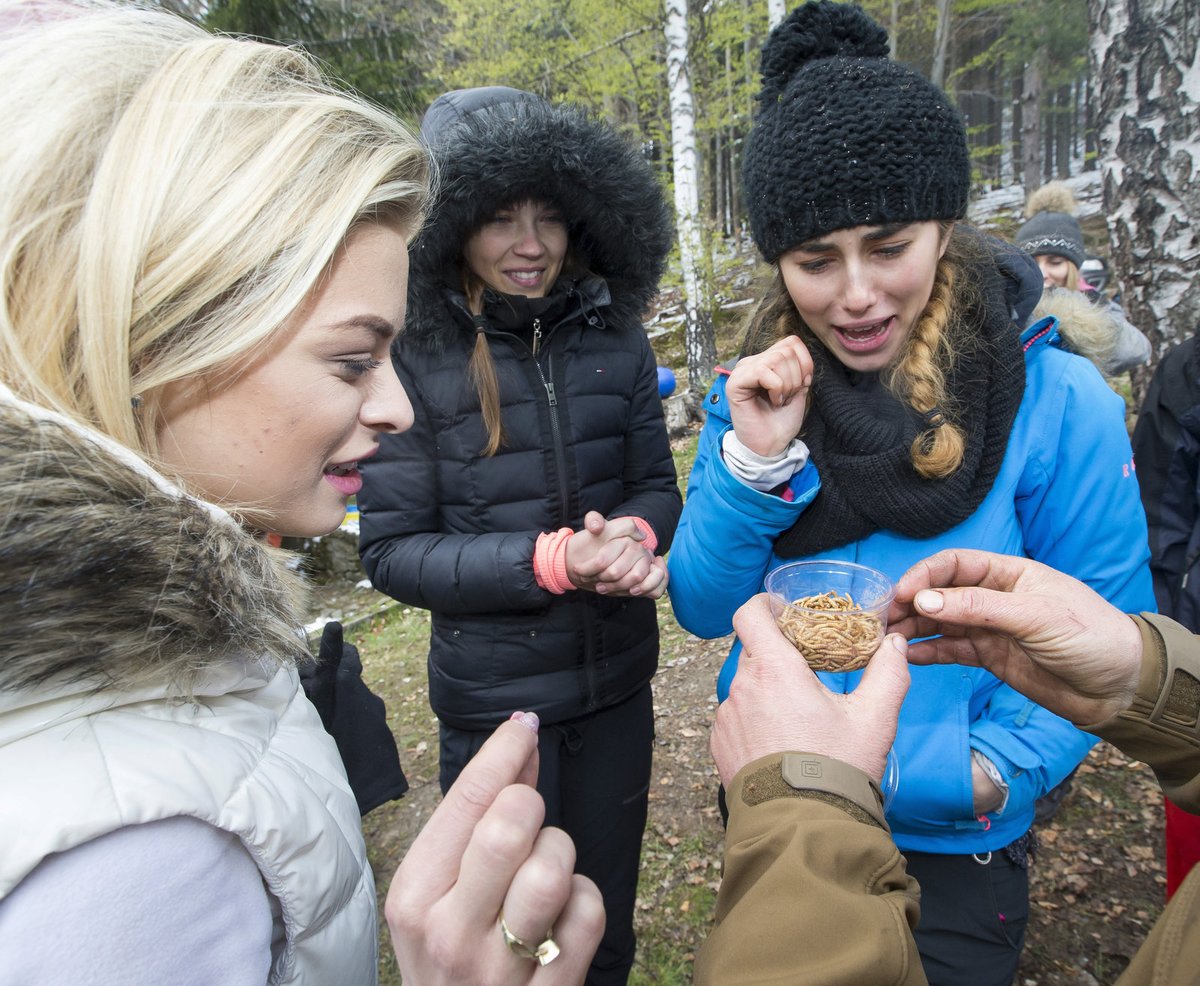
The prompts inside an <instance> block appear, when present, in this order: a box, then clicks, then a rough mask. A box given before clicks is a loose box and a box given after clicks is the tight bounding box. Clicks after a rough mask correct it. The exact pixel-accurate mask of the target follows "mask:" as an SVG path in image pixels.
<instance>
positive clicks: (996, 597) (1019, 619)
mask: <svg viewBox="0 0 1200 986" xmlns="http://www.w3.org/2000/svg"><path fill="white" fill-rule="evenodd" d="M1042 602H1043V601H1042V600H1040V599H1038V598H1036V597H1035V596H1033V595H1031V594H1023V595H1022V596H1021V597H1020V602H1019V603H1018V602H1017V599H1016V597H1014V595H1013V594H1012V593H1011V592H997V591H996V590H995V589H982V588H980V587H978V586H969V587H966V588H960V589H922V590H921V591H920V592H918V593H917V594H916V595H915V596H914V597H913V605H914V606H915V607H916V609H917V611H918V612H920V613H921V614H922V615H924V616H928V617H929V618H930V619H933V620H938V621H939V622H941V623H949V624H953V625H955V626H963V627H976V628H978V629H981V630H991V631H994V632H997V633H1003V634H1007V635H1009V636H1023V635H1024V634H1023V631H1027V630H1028V629H1029V628H1030V626H1031V625H1033V623H1034V622H1035V621H1036V619H1037V617H1038V616H1039V615H1040V613H1039V610H1040V608H1041V605H1040V604H1042Z"/></svg>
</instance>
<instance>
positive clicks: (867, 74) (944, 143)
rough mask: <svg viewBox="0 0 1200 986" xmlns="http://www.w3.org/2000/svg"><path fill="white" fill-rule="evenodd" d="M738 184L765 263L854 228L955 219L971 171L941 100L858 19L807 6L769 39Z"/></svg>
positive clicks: (859, 13)
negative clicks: (742, 182) (890, 55)
mask: <svg viewBox="0 0 1200 986" xmlns="http://www.w3.org/2000/svg"><path fill="white" fill-rule="evenodd" d="M762 76H763V85H762V91H761V92H760V93H759V94H758V102H759V109H758V115H757V116H756V117H755V120H754V126H753V128H752V129H751V131H750V137H749V140H748V143H747V148H746V157H745V162H744V165H743V175H744V180H745V184H746V199H747V203H748V208H749V212H750V226H751V230H752V231H753V234H754V242H755V243H756V244H757V245H758V248H759V250H760V251H762V255H763V256H764V257H765V258H766V259H767V260H768V261H769V262H774V261H775V260H777V259H778V257H779V255H780V254H781V253H783V252H785V251H787V250H790V249H792V248H793V247H796V246H799V245H800V244H801V243H804V242H806V241H808V240H811V239H813V238H814V237H818V236H821V235H823V234H825V233H831V232H833V231H834V230H838V229H848V228H849V227H851V226H879V225H883V224H887V223H909V222H919V221H922V220H928V219H935V220H950V219H961V218H962V217H963V216H964V215H966V211H967V194H968V192H969V191H970V187H971V165H970V161H969V159H968V156H967V137H966V130H965V129H964V127H963V122H962V119H961V117H960V116H959V115H958V112H957V111H956V110H955V109H954V107H953V106H951V105H950V101H949V100H948V99H947V98H946V96H945V94H944V93H943V92H942V91H941V90H940V89H938V88H937V87H936V86H934V85H933V84H932V83H930V82H929V81H928V80H927V79H925V78H923V77H922V76H920V75H919V74H917V73H916V72H914V71H912V70H911V69H908V68H905V67H904V66H903V65H901V64H900V63H899V62H895V61H892V60H891V59H890V58H888V38H887V32H886V31H885V30H884V29H883V28H882V27H880V26H879V25H878V24H876V23H875V21H873V20H871V18H870V17H868V16H867V14H866V13H864V12H863V10H862V9H861V8H859V7H855V6H851V5H849V4H841V3H831V2H828V0H814V2H810V3H806V4H804V5H803V6H801V7H798V8H796V9H795V10H794V11H792V13H791V14H790V15H789V16H788V17H787V18H786V19H785V20H784V21H783V22H782V23H781V24H780V25H779V26H778V27H777V28H775V30H774V31H772V32H771V36H770V37H769V38H768V39H767V43H766V45H765V46H764V47H763V52H762Z"/></svg>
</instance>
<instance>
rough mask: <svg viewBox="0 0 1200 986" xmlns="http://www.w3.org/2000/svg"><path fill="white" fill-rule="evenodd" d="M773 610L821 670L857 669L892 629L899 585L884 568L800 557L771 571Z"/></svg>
mask: <svg viewBox="0 0 1200 986" xmlns="http://www.w3.org/2000/svg"><path fill="white" fill-rule="evenodd" d="M765 588H766V590H767V593H768V596H769V597H770V603H771V613H772V614H773V615H774V617H775V621H776V622H777V623H778V624H779V629H780V630H781V631H782V632H783V635H784V636H785V637H787V638H788V640H789V641H791V643H792V644H793V646H795V647H796V649H797V650H798V651H800V653H801V654H802V655H803V656H804V659H805V660H806V661H807V662H808V664H809V666H810V667H812V668H813V670H815V671H857V670H859V669H860V668H863V667H865V666H866V664H867V662H868V661H869V660H870V659H871V655H872V654H874V653H875V651H876V650H877V649H878V648H879V643H880V641H882V640H883V637H884V634H885V633H887V618H888V609H889V608H890V607H891V604H892V598H893V597H894V596H895V594H896V587H895V585H893V584H892V580H891V579H889V578H888V577H887V576H886V575H884V574H883V573H882V572H879V571H876V570H875V569H873V568H868V567H867V566H866V565H856V564H854V563H852V562H842V561H797V562H790V563H789V564H787V565H781V566H779V568H776V569H772V570H771V571H770V572H768V573H767V578H766V582H765Z"/></svg>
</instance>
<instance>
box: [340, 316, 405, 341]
mask: <svg viewBox="0 0 1200 986" xmlns="http://www.w3.org/2000/svg"><path fill="white" fill-rule="evenodd" d="M332 328H337V329H368V330H369V331H371V332H373V333H375V335H377V336H379V338H380V339H384V340H391V339H394V338H395V337H396V326H394V325H393V324H392V323H391V322H389V321H388V320H387V319H386V318H380V317H379V316H378V315H354V316H352V317H350V318H347V319H343V320H342V321H340V322H336V323H334V325H333V326H332Z"/></svg>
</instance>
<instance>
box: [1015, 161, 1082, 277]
mask: <svg viewBox="0 0 1200 986" xmlns="http://www.w3.org/2000/svg"><path fill="white" fill-rule="evenodd" d="M1074 212H1075V196H1074V195H1072V194H1071V190H1070V189H1069V188H1068V187H1067V186H1066V185H1064V184H1063V183H1062V182H1060V181H1052V182H1050V184H1048V185H1043V186H1042V187H1041V188H1039V189H1038V190H1037V191H1036V192H1034V193H1033V194H1032V195H1031V196H1029V201H1028V202H1027V203H1026V205H1025V216H1026V218H1028V220H1029V222H1027V223H1026V224H1025V225H1024V226H1022V227H1021V228H1020V229H1019V230H1017V246H1019V247H1020V248H1021V249H1022V250H1024V251H1025V252H1026V253H1028V254H1031V255H1032V256H1034V257H1038V256H1041V255H1042V254H1050V255H1051V256H1053V257H1066V259H1067V260H1069V261H1071V263H1073V264H1074V265H1075V266H1076V267H1081V266H1082V265H1083V262H1084V260H1085V259H1086V258H1087V253H1086V252H1085V251H1084V249H1083V230H1082V229H1080V228H1079V220H1077V219H1076V218H1075V216H1074Z"/></svg>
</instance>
